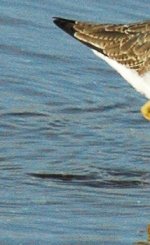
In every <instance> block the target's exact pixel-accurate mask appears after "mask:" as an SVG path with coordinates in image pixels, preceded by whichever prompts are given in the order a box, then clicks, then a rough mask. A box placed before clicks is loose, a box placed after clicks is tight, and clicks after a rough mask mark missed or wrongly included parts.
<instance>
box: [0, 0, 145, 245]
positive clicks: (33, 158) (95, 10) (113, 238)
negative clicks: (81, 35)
mask: <svg viewBox="0 0 150 245" xmlns="http://www.w3.org/2000/svg"><path fill="white" fill-rule="evenodd" d="M52 16H62V17H66V18H72V19H80V20H89V21H96V22H116V23H119V22H121V23H124V22H134V21H139V20H145V19H148V18H149V1H148V0H144V1H142V2H141V1H139V0H136V1H129V0H127V1H125V2H123V1H120V2H118V1H116V2H115V3H112V0H106V1H98V0H94V1H89V0H88V1H86V2H85V1H83V0H81V1H80V6H79V2H78V1H74V0H70V1H62V0H61V1H60V0H56V1H51V0H49V1H48V0H44V1H37V0H36V1H34V0H32V1H29V0H26V1H19V0H14V1H10V0H5V1H3V0H0V29H1V37H0V57H1V58H0V75H1V76H0V91H1V92H0V118H1V120H0V169H1V171H0V196H1V200H0V241H1V244H52V245H53V244H64V245H68V244H71V245H77V244H86V245H87V244H90V245H91V244H111V245H113V244H118V245H121V244H123V245H125V244H133V243H135V242H137V241H139V240H146V226H147V225H148V224H149V222H150V217H149V214H150V201H149V196H150V180H149V179H150V174H149V171H150V167H149V162H150V151H149V145H150V130H149V122H147V121H145V120H144V119H143V118H142V116H141V114H140V112H139V110H140V107H141V106H142V105H143V104H144V103H145V101H146V100H145V98H143V97H142V96H141V95H140V94H138V93H137V92H136V91H135V90H134V89H132V88H131V87H130V86H129V85H128V84H127V83H126V82H125V81H124V80H123V79H122V78H121V77H120V76H119V75H118V74H116V72H115V71H114V70H112V69H111V68H110V67H109V66H107V65H106V64H104V63H103V62H102V61H101V60H100V59H98V58H97V57H96V56H94V55H93V54H92V52H90V50H88V48H87V47H84V46H83V45H81V44H80V43H78V42H77V41H75V40H73V39H72V38H70V37H69V36H68V35H66V34H65V33H63V32H62V31H61V30H59V29H58V28H57V27H56V26H54V24H53V22H52Z"/></svg>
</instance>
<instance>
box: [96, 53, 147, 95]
mask: <svg viewBox="0 0 150 245" xmlns="http://www.w3.org/2000/svg"><path fill="white" fill-rule="evenodd" d="M92 51H93V52H94V53H95V54H96V55H97V56H98V57H100V58H101V59H103V60H105V61H106V62H107V63H108V64H109V65H110V66H111V67H113V68H114V69H115V70H116V71H117V72H118V73H120V75H121V76H122V77H123V78H124V79H125V80H126V81H127V82H128V83H130V84H131V85H132V86H133V87H134V88H135V89H136V90H137V91H138V92H140V93H141V94H143V95H145V96H146V97H147V98H148V99H150V71H149V72H147V73H145V74H144V75H142V76H140V75H139V74H138V72H137V71H136V70H133V69H129V68H127V67H126V66H125V65H122V64H120V63H118V62H117V61H115V60H113V59H110V58H108V57H107V56H105V55H103V54H101V53H99V52H98V51H96V50H92Z"/></svg>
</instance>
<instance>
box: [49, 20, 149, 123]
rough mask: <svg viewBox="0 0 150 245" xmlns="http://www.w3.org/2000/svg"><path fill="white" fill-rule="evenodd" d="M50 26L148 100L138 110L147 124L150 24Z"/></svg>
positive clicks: (67, 22) (67, 23) (62, 23)
mask: <svg viewBox="0 0 150 245" xmlns="http://www.w3.org/2000/svg"><path fill="white" fill-rule="evenodd" d="M53 22H54V23H55V24H56V25H57V26H58V27H59V28H61V29H62V30H63V31H65V32H66V33H68V34H69V35H71V36H72V37H73V38H75V39H77V40H78V41H80V42H81V43H83V44H85V45H86V46H88V47H89V48H90V49H92V51H93V52H94V53H95V54H96V55H97V56H98V57H99V58H101V59H102V60H104V61H105V62H106V63H108V64H109V65H110V66H111V67H112V68H114V69H115V70H116V71H117V72H118V73H119V74H120V75H121V76H122V77H123V78H124V79H125V80H126V81H127V82H128V83H129V84H131V85H132V87H134V89H135V90H137V91H138V92H140V93H141V94H143V95H144V96H145V97H146V98H147V99H148V101H147V102H146V103H145V104H144V105H143V106H142V107H141V113H142V115H143V117H144V118H145V119H147V120H149V121H150V20H147V21H143V22H137V23H129V24H109V23H108V24H103V23H102V24H98V23H93V22H84V21H78V20H72V19H66V18H61V17H53Z"/></svg>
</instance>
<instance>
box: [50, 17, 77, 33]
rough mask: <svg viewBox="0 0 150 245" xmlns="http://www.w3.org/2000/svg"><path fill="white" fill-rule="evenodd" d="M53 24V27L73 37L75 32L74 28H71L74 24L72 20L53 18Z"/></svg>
mask: <svg viewBox="0 0 150 245" xmlns="http://www.w3.org/2000/svg"><path fill="white" fill-rule="evenodd" d="M53 22H54V24H55V25H57V26H58V27H59V28H61V29H62V30H64V31H65V32H67V33H68V34H70V35H71V36H73V35H74V32H75V30H74V27H73V26H74V24H75V21H74V20H70V19H65V18H61V17H53Z"/></svg>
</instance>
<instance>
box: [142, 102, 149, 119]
mask: <svg viewBox="0 0 150 245" xmlns="http://www.w3.org/2000/svg"><path fill="white" fill-rule="evenodd" d="M141 113H142V115H143V117H144V118H145V119H147V120H149V121H150V101H148V102H146V103H145V104H144V105H143V106H142V107H141Z"/></svg>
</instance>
